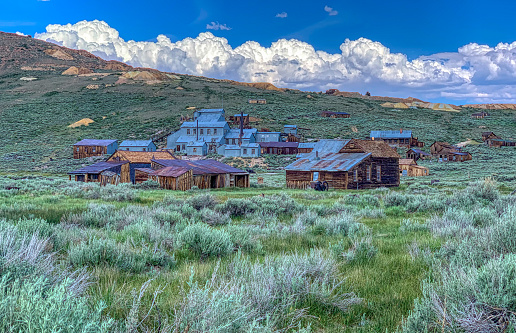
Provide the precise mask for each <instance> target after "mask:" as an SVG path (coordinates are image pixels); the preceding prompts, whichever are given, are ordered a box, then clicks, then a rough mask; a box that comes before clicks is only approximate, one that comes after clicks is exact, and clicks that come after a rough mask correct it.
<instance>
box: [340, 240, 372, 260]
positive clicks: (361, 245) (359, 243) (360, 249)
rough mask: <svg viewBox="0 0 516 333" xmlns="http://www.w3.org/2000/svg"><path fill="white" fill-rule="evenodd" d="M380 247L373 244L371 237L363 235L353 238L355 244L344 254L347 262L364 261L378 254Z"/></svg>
mask: <svg viewBox="0 0 516 333" xmlns="http://www.w3.org/2000/svg"><path fill="white" fill-rule="evenodd" d="M376 253H378V249H377V248H376V247H375V246H374V245H373V244H372V241H371V237H370V236H369V237H362V238H359V239H355V240H353V245H352V246H351V249H349V250H348V251H347V252H346V253H343V254H342V256H343V257H344V259H345V260H346V261H347V262H358V263H364V262H367V261H369V260H371V259H372V258H374V257H375V256H376Z"/></svg>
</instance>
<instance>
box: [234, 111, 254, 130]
mask: <svg viewBox="0 0 516 333" xmlns="http://www.w3.org/2000/svg"><path fill="white" fill-rule="evenodd" d="M240 119H242V123H240ZM250 119H251V118H250V117H249V114H247V113H237V114H235V115H233V116H229V121H230V123H231V124H233V125H236V126H239V127H240V125H242V128H251V125H250Z"/></svg>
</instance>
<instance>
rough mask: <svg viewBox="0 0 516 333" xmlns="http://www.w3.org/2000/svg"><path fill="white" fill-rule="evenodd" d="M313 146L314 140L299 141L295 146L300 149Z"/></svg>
mask: <svg viewBox="0 0 516 333" xmlns="http://www.w3.org/2000/svg"><path fill="white" fill-rule="evenodd" d="M314 147H315V142H300V143H299V145H298V146H297V148H299V149H301V148H305V149H307V148H314Z"/></svg>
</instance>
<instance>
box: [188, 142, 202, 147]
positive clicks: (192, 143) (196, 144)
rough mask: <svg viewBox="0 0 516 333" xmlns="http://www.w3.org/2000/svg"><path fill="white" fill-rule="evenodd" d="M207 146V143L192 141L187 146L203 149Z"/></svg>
mask: <svg viewBox="0 0 516 333" xmlns="http://www.w3.org/2000/svg"><path fill="white" fill-rule="evenodd" d="M204 145H206V141H190V142H188V144H187V145H186V146H187V147H202V146H204Z"/></svg>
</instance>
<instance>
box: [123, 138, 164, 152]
mask: <svg viewBox="0 0 516 333" xmlns="http://www.w3.org/2000/svg"><path fill="white" fill-rule="evenodd" d="M118 150H125V151H156V150H157V148H156V145H155V144H154V142H153V141H152V140H124V141H122V143H121V144H120V145H119V146H118Z"/></svg>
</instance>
